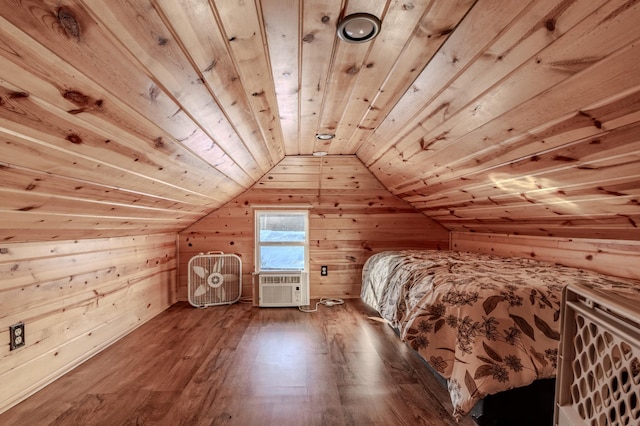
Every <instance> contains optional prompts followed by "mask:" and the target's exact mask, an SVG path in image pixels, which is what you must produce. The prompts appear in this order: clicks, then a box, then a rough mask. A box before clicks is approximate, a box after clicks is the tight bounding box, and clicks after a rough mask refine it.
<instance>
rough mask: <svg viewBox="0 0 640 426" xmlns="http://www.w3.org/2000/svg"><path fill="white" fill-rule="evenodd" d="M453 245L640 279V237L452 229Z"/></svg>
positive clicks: (470, 249) (458, 248)
mask: <svg viewBox="0 0 640 426" xmlns="http://www.w3.org/2000/svg"><path fill="white" fill-rule="evenodd" d="M451 249H452V250H459V251H470V252H478V253H489V254H497V255H500V256H509V257H530V258H534V259H537V260H541V261H546V262H554V263H559V264H562V265H566V266H572V267H576V268H584V269H589V270H592V271H596V272H600V273H603V274H609V275H614V276H618V277H625V278H633V279H640V241H619V240H605V239H593V238H592V239H589V238H554V237H538V236H526V235H508V234H483V233H472V232H452V233H451Z"/></svg>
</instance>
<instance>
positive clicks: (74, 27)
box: [56, 7, 81, 40]
mask: <svg viewBox="0 0 640 426" xmlns="http://www.w3.org/2000/svg"><path fill="white" fill-rule="evenodd" d="M56 19H57V20H58V23H60V26H61V27H62V29H63V30H64V32H65V33H66V34H67V35H68V36H69V37H72V38H75V39H76V40H80V32H81V31H80V23H79V22H78V20H77V19H76V17H75V16H74V14H73V13H71V11H69V10H68V9H65V8H62V7H61V8H60V9H58V12H57V13H56Z"/></svg>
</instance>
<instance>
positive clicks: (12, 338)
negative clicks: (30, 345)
mask: <svg viewBox="0 0 640 426" xmlns="http://www.w3.org/2000/svg"><path fill="white" fill-rule="evenodd" d="M24 343H25V341H24V323H23V322H19V323H17V324H13V325H10V326H9V350H14V349H18V348H19V347H21V346H24Z"/></svg>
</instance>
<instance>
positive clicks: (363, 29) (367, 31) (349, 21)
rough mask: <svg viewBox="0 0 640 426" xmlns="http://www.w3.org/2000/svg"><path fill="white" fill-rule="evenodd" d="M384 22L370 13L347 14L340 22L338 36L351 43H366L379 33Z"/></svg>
mask: <svg viewBox="0 0 640 426" xmlns="http://www.w3.org/2000/svg"><path fill="white" fill-rule="evenodd" d="M381 25H382V23H381V22H380V19H378V18H377V17H375V16H373V15H371V14H369V13H354V14H351V15H348V16H345V17H344V19H343V20H342V21H340V23H339V24H338V37H340V38H341V39H342V40H344V41H347V42H349V43H364V42H365V41H369V40H371V39H373V38H374V37H375V36H377V35H378V33H379V32H380V27H381Z"/></svg>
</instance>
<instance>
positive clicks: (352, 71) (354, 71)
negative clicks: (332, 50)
mask: <svg viewBox="0 0 640 426" xmlns="http://www.w3.org/2000/svg"><path fill="white" fill-rule="evenodd" d="M358 71H360V68H358V67H356V66H355V65H354V66H352V67H351V68H349V69H348V70H347V74H349V75H355V74H358Z"/></svg>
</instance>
